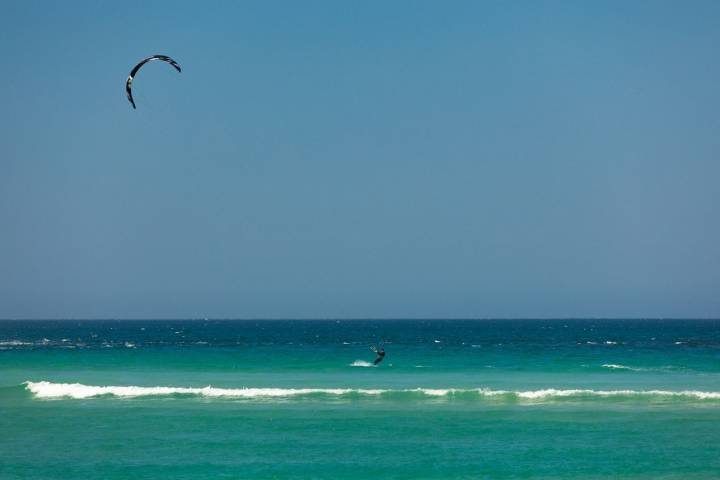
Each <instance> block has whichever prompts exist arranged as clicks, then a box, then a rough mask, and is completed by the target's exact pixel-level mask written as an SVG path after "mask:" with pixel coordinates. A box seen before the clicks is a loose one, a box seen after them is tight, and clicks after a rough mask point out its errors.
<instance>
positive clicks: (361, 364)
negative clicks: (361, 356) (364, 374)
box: [350, 360, 375, 367]
mask: <svg viewBox="0 0 720 480" xmlns="http://www.w3.org/2000/svg"><path fill="white" fill-rule="evenodd" d="M350 366H351V367H374V366H375V365H373V364H372V363H370V362H366V361H365V360H355V361H354V362H352V363H351V364H350Z"/></svg>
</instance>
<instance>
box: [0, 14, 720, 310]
mask: <svg viewBox="0 0 720 480" xmlns="http://www.w3.org/2000/svg"><path fill="white" fill-rule="evenodd" d="M718 46H720V2H717V1H707V2H704V1H693V2H681V1H673V2H663V1H646V2H643V1H632V2H628V1H615V2H610V1H603V2H576V1H566V2H552V1H543V2H537V1H528V2H520V1H503V2H500V1H498V2H480V1H469V2H460V1H457V2H441V1H433V2H421V1H407V2H403V1H391V2H388V1H363V2H358V1H352V2H351V1H335V0H332V1H305V2H295V1H287V2H270V1H258V2H199V1H198V2H193V3H182V4H181V3H180V2H146V1H142V2H109V1H108V2H95V1H92V2H80V1H72V2H51V1H46V2H36V1H26V0H23V1H19V0H5V1H4V2H3V6H2V15H1V16H0V54H1V55H2V67H0V73H1V74H2V75H1V76H0V92H2V97H3V100H2V105H1V106H0V318H57V317H73V318H76V317H82V318H95V317H103V318H108V317H110V318H136V317H142V318H157V317H162V318H167V317H183V318H190V317H237V318H246V317H252V318H265V317H286V318H287V317H291V318H294V317H297V318H307V317H322V318H327V317H337V318H340V317H555V316H561V317H569V316H583V317H584V316H591V317H608V316H611V317H623V316H631V317H644V316H652V317H670V316H672V317H708V316H713V317H717V316H720V211H719V210H720V208H719V206H720V115H719V113H718V112H720V93H719V92H720V57H719V56H718ZM152 54H167V55H170V56H172V57H173V58H175V59H176V60H177V61H178V62H179V63H180V64H181V65H182V67H183V72H182V73H181V74H178V73H177V72H176V71H175V70H173V69H172V68H171V67H170V66H168V65H166V64H162V63H160V62H154V63H151V64H148V65H146V66H145V67H144V68H143V69H142V70H141V72H140V73H139V74H138V76H137V77H136V79H135V83H134V91H135V100H136V103H137V106H138V109H137V110H133V109H132V107H131V106H130V104H129V103H128V101H127V100H126V98H125V91H124V82H125V79H126V77H127V74H128V72H129V70H130V69H131V68H132V66H133V65H134V64H135V63H136V62H137V61H138V60H140V59H141V58H143V57H145V56H147V55H152Z"/></svg>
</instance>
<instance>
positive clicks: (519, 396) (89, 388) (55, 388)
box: [25, 381, 720, 401]
mask: <svg viewBox="0 0 720 480" xmlns="http://www.w3.org/2000/svg"><path fill="white" fill-rule="evenodd" d="M25 388H26V389H27V390H29V391H30V392H32V393H33V394H34V395H35V397H37V398H75V399H84V398H92V397H99V396H114V397H126V398H132V397H148V396H168V395H178V394H180V395H195V396H202V397H211V398H213V397H214V398H219V397H229V398H273V397H293V396H302V395H312V394H321V395H322V394H324V395H333V396H339V395H348V394H357V395H371V396H377V395H393V394H408V393H409V394H421V395H423V396H427V397H448V396H456V395H460V396H463V398H465V397H467V396H468V395H469V396H470V397H472V396H475V397H481V398H485V397H487V398H493V397H504V398H506V399H508V400H532V401H542V400H552V399H563V398H565V399H567V398H572V399H577V400H582V399H591V398H607V397H620V398H629V399H633V398H636V399H638V398H639V399H642V398H650V399H652V398H657V399H663V398H678V399H683V398H684V399H690V400H720V392H703V391H697V390H684V391H669V390H590V389H564V390H561V389H555V388H548V389H541V390H527V391H513V390H492V389H489V388H472V389H462V388H446V389H441V388H410V389H364V388H219V387H212V386H207V387H139V386H93V385H83V384H81V383H52V382H47V381H41V382H30V381H28V382H25Z"/></svg>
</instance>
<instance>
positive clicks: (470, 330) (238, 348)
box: [0, 320, 720, 479]
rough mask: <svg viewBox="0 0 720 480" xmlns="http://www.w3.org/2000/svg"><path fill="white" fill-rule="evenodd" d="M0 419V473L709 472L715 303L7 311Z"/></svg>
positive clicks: (2, 329) (714, 457)
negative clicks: (552, 308)
mask: <svg viewBox="0 0 720 480" xmlns="http://www.w3.org/2000/svg"><path fill="white" fill-rule="evenodd" d="M379 342H382V343H383V345H384V347H385V350H386V351H387V355H386V358H385V360H384V361H383V362H382V363H381V364H380V365H378V366H377V367H373V366H371V364H372V361H373V360H374V358H375V356H374V354H373V352H371V351H370V349H369V347H370V346H371V345H373V344H377V343H379ZM0 432H2V435H0V478H2V479H19V478H23V479H24V478H38V479H40V478H42V479H55V478H57V479H75V478H77V479H80V478H82V479H88V478H98V479H100V478H103V479H113V478H139V479H142V478H188V479H190V478H193V479H196V478H200V479H202V478H244V479H246V478H250V479H254V478H257V479H264V478H268V479H269V478H283V479H284V478H350V479H352V478H367V477H374V478H443V479H447V478H487V479H503V478H508V479H509V478H548V479H550V478H559V479H562V478H613V479H615V478H621V479H622V478H628V479H630V478H632V479H636V478H647V479H650V478H653V479H654V478H664V479H710V478H714V479H716V478H720V321H710V320H703V321H678V320H645V321H638V320H626V321H620V320H613V321H599V320H597V321H591V320H572V321H571V320H552V321H550V320H523V321H511V320H504V321H489V320H484V321H441V320H438V321H410V320H407V321H393V320H387V321H329V320H328V321H262V322H254V321H202V320H198V321H172V322H168V321H82V322H77V321H62V322H61V321H33V322H16V321H2V322H0Z"/></svg>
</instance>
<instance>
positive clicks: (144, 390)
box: [25, 381, 384, 399]
mask: <svg viewBox="0 0 720 480" xmlns="http://www.w3.org/2000/svg"><path fill="white" fill-rule="evenodd" d="M25 385H26V388H27V389H28V390H30V391H31V392H32V393H33V394H35V396H36V397H38V398H62V397H69V398H78V399H80V398H91V397H98V396H102V395H112V396H115V397H147V396H167V395H176V394H180V395H199V396H203V397H240V398H254V397H291V396H295V395H309V394H313V393H325V394H329V395H344V394H348V393H352V392H357V393H360V394H364V395H378V394H381V393H383V392H384V390H373V389H352V388H217V387H212V386H207V387H137V386H127V387H120V386H103V387H98V386H92V385H83V384H81V383H51V382H45V381H42V382H25Z"/></svg>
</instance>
